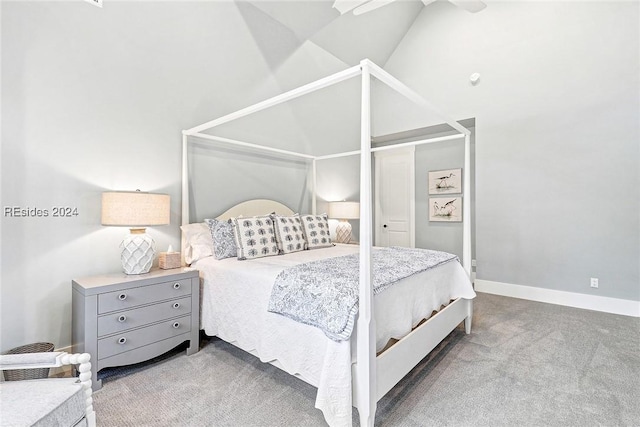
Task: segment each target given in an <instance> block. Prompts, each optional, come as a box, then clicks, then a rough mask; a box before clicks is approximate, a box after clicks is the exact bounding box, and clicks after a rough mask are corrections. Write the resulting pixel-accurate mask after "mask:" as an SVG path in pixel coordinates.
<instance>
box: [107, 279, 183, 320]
mask: <svg viewBox="0 0 640 427" xmlns="http://www.w3.org/2000/svg"><path fill="white" fill-rule="evenodd" d="M185 295H191V280H188V279H184V280H176V281H171V282H164V283H158V284H157V285H148V286H140V287H137V288H131V289H124V290H122V291H115V292H107V293H104V294H100V295H98V314H103V313H108V312H110V311H115V310H126V309H128V308H131V307H137V306H139V305H143V304H151V303H154V302H158V301H163V300H167V299H174V298H179V297H181V296H185Z"/></svg>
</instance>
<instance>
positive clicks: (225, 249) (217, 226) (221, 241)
mask: <svg viewBox="0 0 640 427" xmlns="http://www.w3.org/2000/svg"><path fill="white" fill-rule="evenodd" d="M204 222H206V223H207V225H208V226H209V230H210V231H211V237H212V238H213V255H214V256H215V257H216V259H224V258H231V257H234V256H237V255H238V254H237V248H236V239H235V235H234V234H233V225H231V223H230V222H229V221H219V220H217V219H205V220H204Z"/></svg>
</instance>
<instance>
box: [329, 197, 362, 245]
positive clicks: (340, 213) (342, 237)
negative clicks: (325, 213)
mask: <svg viewBox="0 0 640 427" xmlns="http://www.w3.org/2000/svg"><path fill="white" fill-rule="evenodd" d="M329 217H330V218H334V219H338V220H340V222H339V223H338V226H337V227H336V242H338V243H349V242H350V241H351V224H349V221H348V220H349V219H358V218H360V203H358V202H330V203H329Z"/></svg>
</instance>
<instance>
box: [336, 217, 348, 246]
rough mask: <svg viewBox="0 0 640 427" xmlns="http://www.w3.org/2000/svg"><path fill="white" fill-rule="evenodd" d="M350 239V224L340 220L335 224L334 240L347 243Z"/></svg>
mask: <svg viewBox="0 0 640 427" xmlns="http://www.w3.org/2000/svg"><path fill="white" fill-rule="evenodd" d="M350 241H351V224H349V223H348V222H347V221H340V222H339V223H338V225H337V226H336V242H338V243H349V242H350Z"/></svg>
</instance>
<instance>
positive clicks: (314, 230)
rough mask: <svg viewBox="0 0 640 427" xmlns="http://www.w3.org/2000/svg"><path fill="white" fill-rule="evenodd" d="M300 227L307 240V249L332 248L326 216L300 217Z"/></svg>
mask: <svg viewBox="0 0 640 427" xmlns="http://www.w3.org/2000/svg"><path fill="white" fill-rule="evenodd" d="M300 219H301V220H302V226H303V227H304V235H305V238H306V239H307V248H309V249H316V248H327V247H329V246H333V243H331V236H330V235H329V220H328V217H327V214H322V215H302V216H301V217H300Z"/></svg>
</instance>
